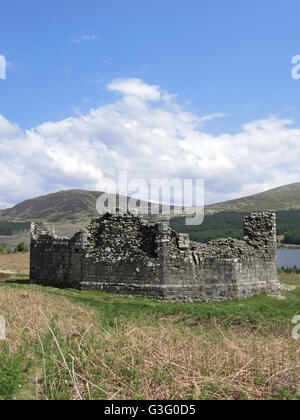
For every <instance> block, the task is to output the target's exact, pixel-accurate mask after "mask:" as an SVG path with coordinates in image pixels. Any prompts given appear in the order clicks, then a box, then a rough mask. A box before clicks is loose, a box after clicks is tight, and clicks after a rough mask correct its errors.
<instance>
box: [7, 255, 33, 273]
mask: <svg viewBox="0 0 300 420" xmlns="http://www.w3.org/2000/svg"><path fill="white" fill-rule="evenodd" d="M0 272H10V273H12V274H15V273H21V274H29V252H24V253H22V252H18V253H16V254H0Z"/></svg>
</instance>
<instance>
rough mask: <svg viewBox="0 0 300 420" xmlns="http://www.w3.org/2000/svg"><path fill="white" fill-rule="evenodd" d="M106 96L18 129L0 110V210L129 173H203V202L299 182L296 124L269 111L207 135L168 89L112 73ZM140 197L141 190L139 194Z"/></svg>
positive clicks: (99, 186) (200, 118)
mask: <svg viewBox="0 0 300 420" xmlns="http://www.w3.org/2000/svg"><path fill="white" fill-rule="evenodd" d="M107 88H108V89H109V90H110V91H114V92H115V93H116V100H115V101H114V102H112V103H109V104H107V105H104V106H101V107H99V108H97V109H91V110H90V111H89V112H88V113H87V114H85V115H79V116H76V117H72V118H67V119H65V120H62V121H58V122H45V123H43V124H41V125H39V126H37V127H33V128H31V129H30V130H26V131H23V130H22V129H21V128H20V127H19V126H18V125H17V124H15V123H12V122H10V121H8V120H7V119H5V117H4V116H2V115H0V207H1V208H4V207H9V206H11V205H13V204H15V203H17V202H19V201H21V200H24V199H26V198H31V197H34V196H38V195H41V194H46V193H49V192H54V191H57V190H62V189H71V188H81V189H87V190H101V191H107V192H114V191H110V189H111V185H112V183H111V180H112V179H115V177H116V174H117V172H118V171H119V170H127V171H128V175H129V177H134V178H144V179H146V180H149V179H150V178H163V177H165V178H168V179H172V178H182V179H183V178H203V179H204V180H205V194H206V202H208V203H209V202H217V201H223V200H228V199H232V198H236V197H240V196H246V195H249V194H253V193H256V192H259V191H263V190H267V189H269V188H272V187H276V186H279V185H283V184H289V183H292V182H297V181H299V180H300V166H299V161H300V147H299V144H300V129H299V128H294V127H292V126H291V124H292V123H293V121H291V120H286V119H279V118H275V117H273V116H270V117H269V118H268V119H264V120H259V121H250V122H249V123H247V124H246V125H244V126H243V127H242V128H241V130H240V132H239V133H237V134H228V133H224V134H220V135H212V134H209V133H208V132H206V131H205V128H204V124H205V122H206V121H207V120H210V119H213V118H219V117H223V116H224V115H223V114H212V115H196V114H195V113H192V112H189V111H188V110H187V109H185V108H184V107H183V106H182V105H180V104H179V101H178V100H177V97H176V95H173V94H169V93H168V92H165V91H164V90H163V89H162V88H161V87H160V86H158V85H149V84H146V83H145V82H144V81H142V80H141V79H116V80H113V81H112V82H111V83H110V84H109V85H108V87H107ZM142 198H145V197H142Z"/></svg>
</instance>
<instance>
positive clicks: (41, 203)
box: [0, 182, 300, 223]
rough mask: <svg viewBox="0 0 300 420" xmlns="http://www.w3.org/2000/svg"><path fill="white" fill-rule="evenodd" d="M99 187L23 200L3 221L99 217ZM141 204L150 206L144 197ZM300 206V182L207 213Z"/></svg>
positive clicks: (2, 215)
mask: <svg viewBox="0 0 300 420" xmlns="http://www.w3.org/2000/svg"><path fill="white" fill-rule="evenodd" d="M101 194H103V193H102V192H97V191H84V190H67V191H60V192H57V193H53V194H48V195H45V196H41V197H37V198H33V199H31V200H26V201H23V202H22V203H20V204H17V205H16V206H14V207H12V208H11V209H5V210H0V221H3V220H6V221H40V222H49V223H56V222H57V223H59V222H65V221H70V222H76V221H87V220H89V219H91V218H92V217H97V216H98V213H97V210H96V201H97V199H98V198H99V196H100V195H101ZM141 206H143V207H144V206H146V207H148V206H149V203H148V202H146V201H141ZM298 209H300V182H298V183H295V184H290V185H284V186H282V187H278V188H273V189H271V190H268V191H265V192H262V193H259V194H254V195H251V196H248V197H243V198H239V199H235V200H230V201H226V202H223V203H217V204H212V205H209V206H206V208H205V213H206V214H214V213H219V212H221V211H235V212H250V211H278V210H298Z"/></svg>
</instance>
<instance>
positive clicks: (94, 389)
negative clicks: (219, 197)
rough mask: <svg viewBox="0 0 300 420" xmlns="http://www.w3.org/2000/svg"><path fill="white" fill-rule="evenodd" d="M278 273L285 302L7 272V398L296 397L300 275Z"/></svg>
mask: <svg viewBox="0 0 300 420" xmlns="http://www.w3.org/2000/svg"><path fill="white" fill-rule="evenodd" d="M3 264H4V263H3V260H1V259H0V266H1V267H2V266H3ZM11 264H12V263H11ZM17 267H18V268H19V269H20V266H17ZM0 271H1V270H0ZM11 271H12V270H11ZM20 271H22V269H21V270H20ZM23 272H24V270H23ZM12 277H16V276H13V275H12ZM281 280H282V281H283V282H285V283H287V284H294V285H297V286H298V287H297V288H296V289H295V290H294V291H291V292H283V294H285V296H286V297H287V299H286V300H284V301H280V300H277V299H274V298H271V297H267V296H257V297H254V298H251V299H246V300H243V301H236V302H223V303H212V304H201V303H194V304H191V303H183V304H179V303H167V302H158V301H155V300H150V299H144V298H141V297H130V296H126V297H124V296H115V295H112V294H108V293H100V292H91V291H82V292H81V291H76V290H73V289H69V290H67V289H55V288H51V287H41V286H31V285H29V284H26V281H24V279H23V280H22V279H20V280H19V281H18V280H14V279H13V278H11V279H8V278H3V279H0V308H1V309H0V315H3V316H5V318H6V325H7V336H6V340H5V341H0V399H50V400H53V399H78V400H80V399H225V400H227V399H228V400H236V399H285V400H291V399H298V400H299V399H300V357H299V356H300V341H297V340H294V339H292V337H291V333H292V329H293V327H294V325H292V323H291V320H292V318H293V317H294V316H295V315H300V276H299V275H297V274H290V275H288V274H281Z"/></svg>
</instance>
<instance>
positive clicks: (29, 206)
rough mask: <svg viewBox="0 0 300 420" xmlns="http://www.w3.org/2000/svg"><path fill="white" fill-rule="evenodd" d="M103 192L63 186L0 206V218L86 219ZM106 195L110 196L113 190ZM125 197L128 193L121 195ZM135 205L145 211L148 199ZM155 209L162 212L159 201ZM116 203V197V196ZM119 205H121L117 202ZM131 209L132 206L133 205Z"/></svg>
mask: <svg viewBox="0 0 300 420" xmlns="http://www.w3.org/2000/svg"><path fill="white" fill-rule="evenodd" d="M102 194H104V193H103V192H99V191H84V190H66V191H60V192H57V193H53V194H48V195H45V196H41V197H37V198H33V199H30V200H26V201H23V202H22V203H20V204H17V205H16V206H14V207H12V208H11V209H6V210H0V222H5V223H6V222H12V221H13V222H24V221H34V222H48V223H64V222H71V223H76V222H85V223H87V222H89V221H90V219H91V218H92V217H97V216H99V214H98V212H97V210H96V202H97V200H98V198H99V197H100V196H101V195H102ZM108 196H110V197H112V198H114V197H115V196H114V195H113V194H108ZM123 199H124V200H125V202H126V200H127V201H128V200H130V198H129V197H123ZM137 205H138V206H139V208H143V209H147V212H148V211H149V208H150V205H151V203H149V202H147V201H142V200H138V201H137ZM154 206H155V207H156V212H159V213H162V211H163V208H162V206H161V205H159V204H156V205H154ZM117 207H119V201H118V199H117ZM120 207H122V206H120ZM133 209H134V208H133Z"/></svg>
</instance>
